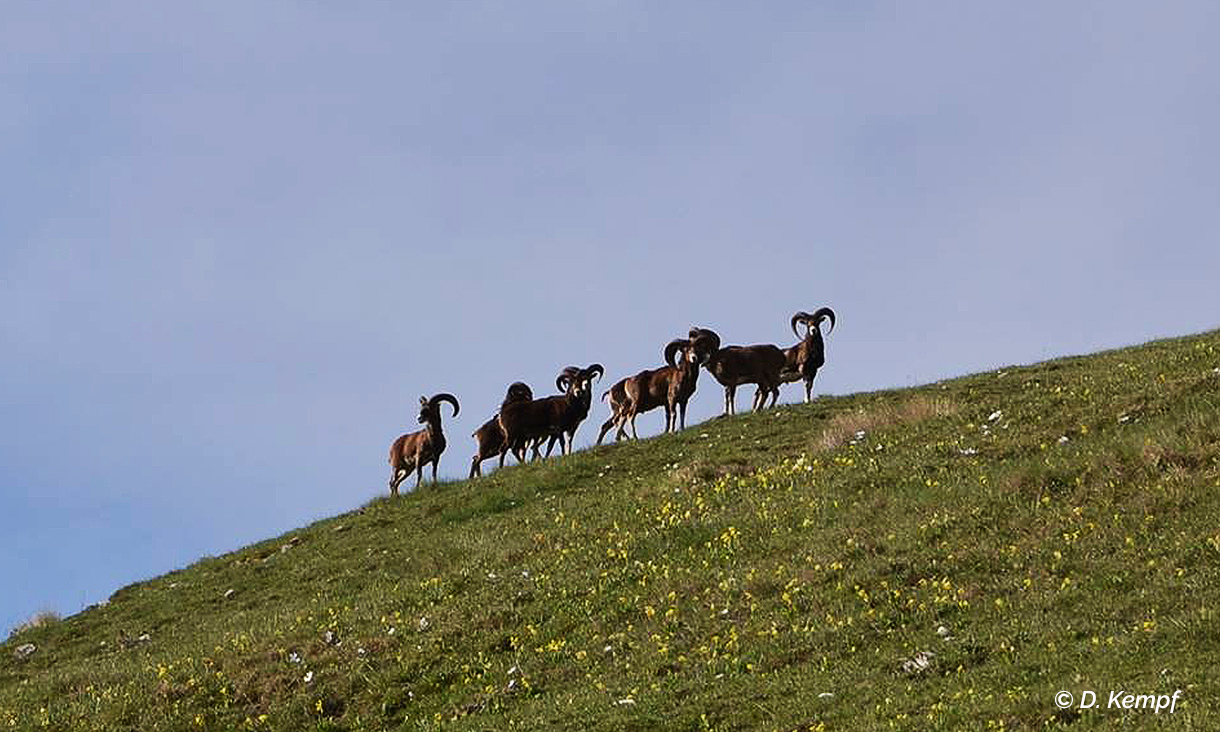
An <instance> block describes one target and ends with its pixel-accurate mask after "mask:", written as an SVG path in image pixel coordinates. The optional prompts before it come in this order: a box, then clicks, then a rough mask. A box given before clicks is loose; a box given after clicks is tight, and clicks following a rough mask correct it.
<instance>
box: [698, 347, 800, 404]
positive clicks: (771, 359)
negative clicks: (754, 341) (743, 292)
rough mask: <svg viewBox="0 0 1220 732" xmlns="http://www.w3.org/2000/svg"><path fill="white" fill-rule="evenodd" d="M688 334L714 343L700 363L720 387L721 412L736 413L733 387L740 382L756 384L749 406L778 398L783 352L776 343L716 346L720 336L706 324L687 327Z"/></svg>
mask: <svg viewBox="0 0 1220 732" xmlns="http://www.w3.org/2000/svg"><path fill="white" fill-rule="evenodd" d="M690 337H691V338H695V337H703V338H706V339H708V340H709V341H711V342H713V343H714V344H715V349H714V350H713V351H712V353H711V355H710V356H708V359H707V361H706V362H704V364H703V366H704V368H706V369H707V370H708V372H710V373H711V375H712V376H713V377H715V379H716V381H718V382H720V384H721V386H723V387H724V413H725V414H736V413H737V405H736V403H735V401H736V396H737V387H738V386H740V385H742V384H757V385H758V391H757V392H756V393H755V394H754V406H753V409H762V408H763V407H764V406H766V404H765V403H766V401H767V397H768V396H770V397H771V404H772V405H774V404H775V401H776V400H777V399H779V385H780V377H779V374H780V371H782V370H783V368H784V363H785V357H784V352H783V351H782V350H780V348H779V346H774V345H771V344H760V345H756V346H726V347H724V348H721V347H720V336H718V335H717V334H716V332H715V331H712V330H708V329H707V328H691V329H690Z"/></svg>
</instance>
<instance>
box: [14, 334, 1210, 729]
mask: <svg viewBox="0 0 1220 732" xmlns="http://www.w3.org/2000/svg"><path fill="white" fill-rule="evenodd" d="M1218 367H1220V334H1218V333H1216V332H1213V333H1207V334H1203V335H1200V336H1194V337H1189V338H1182V339H1175V340H1168V341H1161V342H1156V343H1151V344H1148V345H1144V346H1140V347H1136V348H1129V349H1124V350H1118V351H1112V352H1107V353H1103V354H1098V355H1095V356H1089V357H1081V358H1065V359H1059V360H1056V361H1051V362H1047V363H1042V364H1037V365H1033V366H1027V367H1014V368H1006V369H1002V370H1000V371H992V372H988V373H983V374H977V375H973V376H968V377H964V378H960V379H953V380H950V381H945V382H942V383H938V384H932V385H929V386H925V387H920V388H916V389H908V390H899V391H888V392H876V393H867V394H856V395H851V396H847V397H824V398H822V399H819V400H817V401H816V402H815V403H814V404H811V405H799V406H786V407H781V408H778V409H773V410H767V411H764V412H762V413H759V414H747V415H743V416H739V417H736V418H731V419H716V420H712V421H710V422H707V423H704V424H700V425H695V426H693V427H691V428H688V429H687V430H686V431H684V432H682V433H680V434H678V435H672V436H666V437H659V438H655V439H649V440H644V441H640V442H636V443H629V444H621V445H615V446H607V447H601V448H595V449H590V450H586V451H583V452H580V453H577V454H576V455H574V456H571V457H568V458H564V459H558V460H548V461H545V462H542V463H538V464H532V465H527V466H523V467H514V468H509V469H506V470H503V471H498V472H495V473H493V474H491V475H489V476H488V477H486V478H483V479H479V480H476V481H472V482H466V481H461V482H451V483H442V484H441V485H439V486H435V487H431V486H429V487H425V488H424V489H423V490H421V491H418V492H415V493H411V494H408V495H406V496H405V497H403V498H400V499H397V500H389V499H379V500H376V501H373V502H372V503H370V504H368V505H366V506H364V507H363V508H361V509H359V510H357V511H354V512H352V513H349V514H346V515H343V516H339V517H336V518H333V519H328V520H325V521H320V522H318V523H316V524H313V525H311V526H308V527H305V528H302V529H300V530H297V531H293V532H290V533H289V534H286V535H284V536H281V537H277V538H275V539H271V540H268V541H265V542H263V543H260V544H256V545H253V546H249V547H246V548H243V549H240V550H238V551H236V552H234V553H232V554H228V555H225V556H222V557H215V558H207V559H203V560H201V561H199V562H197V563H196V564H194V565H192V566H190V567H188V568H185V569H183V570H180V571H177V572H173V573H170V574H168V575H166V576H164V577H159V578H156V579H153V580H150V581H148V582H142V583H138V584H135V585H131V586H129V587H125V588H123V589H121V590H119V591H118V592H116V593H115V594H114V595H113V597H112V598H111V599H110V601H109V602H108V603H107V604H105V605H103V606H99V607H94V608H90V609H89V610H86V611H84V612H82V613H80V614H78V615H76V616H73V617H70V618H65V619H63V620H62V621H58V622H50V623H45V624H42V625H39V626H37V627H32V628H28V629H26V630H23V631H22V632H20V633H18V634H15V635H14V637H12V638H10V639H9V640H8V641H7V642H6V643H5V644H4V645H3V646H2V647H0V729H4V728H6V727H12V728H16V729H37V728H39V727H47V728H50V729H56V730H75V729H89V730H93V729H96V730H123V729H140V730H190V729H200V728H204V729H256V730H261V729H275V730H300V729H318V730H366V729H367V730H382V729H406V730H414V729H452V730H493V729H494V730H508V729H525V730H533V729H569V730H584V729H608V730H653V729H661V728H664V729H676V730H740V729H764V730H798V729H799V730H806V729H815V730H816V729H827V730H838V729H860V730H877V729H891V728H892V729H920V730H937V729H946V730H948V729H1047V728H1050V729H1072V730H1078V729H1110V728H1115V727H1120V728H1129V729H1152V728H1161V727H1164V728H1171V729H1175V730H1214V729H1220V704H1218V703H1217V701H1216V700H1217V699H1218V698H1220V681H1218V679H1220V673H1217V670H1216V669H1217V668H1218V667H1220V637H1218V636H1220V622H1218V620H1220V618H1217V610H1218V607H1217V600H1218V599H1220V569H1218V568H1220V373H1218V372H1217V371H1216V369H1217V368H1218ZM702 387H703V388H704V389H712V388H714V386H713V384H712V382H711V381H710V380H706V379H705V380H704V381H703V382H702ZM997 413H998V414H997ZM650 424H651V423H650ZM585 429H586V430H587V429H590V427H589V426H587V425H586V426H585ZM861 429H863V430H865V431H866V434H865V435H864V438H863V439H862V440H856V439H854V438H855V433H856V431H858V430H861ZM1063 438H1066V439H1063ZM229 590H233V592H232V593H230V594H229V596H228V597H226V593H227V592H228V591H229ZM942 627H943V629H941V628H942ZM938 629H941V630H939V632H938ZM328 632H329V633H330V634H331V635H329V636H328ZM144 634H147V639H146V640H140V638H141V636H143V635H144ZM24 643H34V644H35V645H36V646H37V651H36V652H35V653H33V654H32V655H30V656H29V657H28V658H26V659H24V660H20V659H18V658H17V657H16V656H15V649H16V648H17V646H19V645H21V644H24ZM921 651H931V652H933V653H934V654H935V656H934V657H933V658H932V660H931V662H930V664H929V665H928V667H927V669H926V670H924V671H922V672H917V673H904V672H903V671H901V666H902V664H903V662H904V661H905V660H908V659H911V658H912V657H913V656H915V655H916V654H918V653H919V652H921ZM307 678H308V680H306V679H307ZM1119 689H1123V690H1128V691H1132V692H1135V693H1139V694H1151V693H1156V694H1170V693H1173V692H1174V691H1175V690H1178V689H1180V690H1182V698H1181V699H1180V700H1179V702H1178V704H1177V709H1176V712H1175V713H1174V714H1173V715H1172V716H1171V715H1169V714H1168V712H1162V713H1161V714H1160V715H1154V714H1153V713H1152V712H1151V711H1148V710H1131V709H1128V710H1122V709H1114V710H1111V709H1085V710H1081V709H1067V710H1059V709H1057V707H1056V706H1055V703H1054V695H1055V693H1056V692H1057V691H1060V690H1068V691H1071V692H1073V693H1077V694H1078V693H1079V692H1081V691H1084V690H1093V691H1096V692H1097V694H1098V697H1099V701H1100V702H1101V706H1104V705H1105V702H1106V698H1107V696H1108V694H1109V692H1110V691H1114V690H1119Z"/></svg>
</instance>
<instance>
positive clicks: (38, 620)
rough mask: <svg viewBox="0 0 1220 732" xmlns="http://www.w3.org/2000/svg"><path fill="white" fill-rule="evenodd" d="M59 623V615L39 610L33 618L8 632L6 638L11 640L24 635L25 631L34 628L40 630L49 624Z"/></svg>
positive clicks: (50, 611)
mask: <svg viewBox="0 0 1220 732" xmlns="http://www.w3.org/2000/svg"><path fill="white" fill-rule="evenodd" d="M59 621H60V617H59V613H56V612H54V611H52V610H39V611H38V612H36V613H34V617H32V618H30V619H29V620H27V621H25V622H24V623H19V624H18V625H17V626H16V627H14V628H13V629H12V630H11V631H9V634H8V637H9V638H13V637H15V636H17V635H18V634H20V633H24V632H25V631H27V630H33V629H34V628H41V627H42V626H44V625H50V624H51V623H58V622H59Z"/></svg>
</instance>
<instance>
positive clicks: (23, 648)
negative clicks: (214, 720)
mask: <svg viewBox="0 0 1220 732" xmlns="http://www.w3.org/2000/svg"><path fill="white" fill-rule="evenodd" d="M36 650H38V646H36V645H34V644H33V643H22V644H21V645H19V646H17V648H16V649H15V650H14V651H13V655H14V656H16V657H17V658H29V657H30V656H31V655H33V653H34V651H36Z"/></svg>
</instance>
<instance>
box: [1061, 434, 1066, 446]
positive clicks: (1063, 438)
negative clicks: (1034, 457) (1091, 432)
mask: <svg viewBox="0 0 1220 732" xmlns="http://www.w3.org/2000/svg"><path fill="white" fill-rule="evenodd" d="M1067 441H1068V436H1067V435H1064V436H1063V437H1060V438H1059V444H1060V445H1062V444H1064V443H1065V442H1067Z"/></svg>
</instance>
